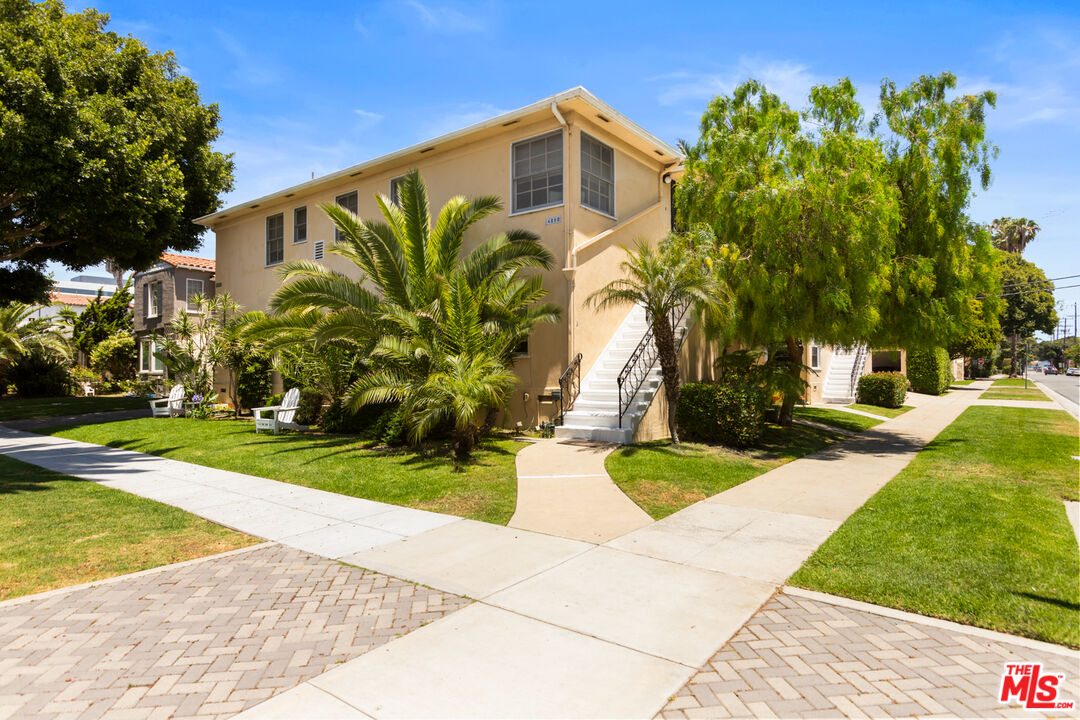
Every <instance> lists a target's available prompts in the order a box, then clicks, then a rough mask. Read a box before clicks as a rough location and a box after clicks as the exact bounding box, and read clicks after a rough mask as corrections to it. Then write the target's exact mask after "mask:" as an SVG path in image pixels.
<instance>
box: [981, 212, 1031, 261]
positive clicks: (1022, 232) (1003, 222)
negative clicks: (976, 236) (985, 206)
mask: <svg viewBox="0 0 1080 720" xmlns="http://www.w3.org/2000/svg"><path fill="white" fill-rule="evenodd" d="M1040 230H1042V228H1040V227H1039V223H1037V222H1035V221H1034V220H1029V219H1027V218H1011V217H1003V218H998V219H997V220H994V222H992V223H990V235H991V236H992V238H993V242H994V247H996V248H997V249H998V250H1004V251H1005V252H1011V253H1017V254H1022V253H1023V252H1024V248H1026V247H1027V246H1028V243H1030V242H1031V241H1032V240H1034V239H1035V236H1036V235H1038V234H1039V231H1040Z"/></svg>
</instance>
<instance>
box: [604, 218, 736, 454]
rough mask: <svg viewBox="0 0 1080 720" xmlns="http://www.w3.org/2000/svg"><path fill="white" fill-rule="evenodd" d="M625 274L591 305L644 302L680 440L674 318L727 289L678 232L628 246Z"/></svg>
mask: <svg viewBox="0 0 1080 720" xmlns="http://www.w3.org/2000/svg"><path fill="white" fill-rule="evenodd" d="M620 267H621V268H622V270H623V272H624V274H625V276H624V277H621V278H619V279H617V280H612V281H611V282H609V283H608V284H607V285H605V286H604V287H602V288H600V289H599V290H597V291H596V292H594V293H593V294H592V295H590V296H589V297H588V298H586V301H585V302H586V304H589V305H592V306H594V307H595V308H596V309H597V310H598V311H599V310H604V309H606V308H609V307H615V306H621V305H641V306H642V307H644V308H645V314H646V316H647V317H648V321H649V324H650V326H651V327H652V334H653V342H654V343H655V344H656V354H657V357H658V359H659V360H660V374H661V376H662V377H663V380H664V396H665V397H666V399H667V414H668V416H667V424H668V432H669V433H670V434H671V442H672V443H673V444H675V445H678V444H679V432H678V428H677V427H676V426H675V415H676V413H677V412H678V410H679V387H680V385H681V382H682V379H681V378H680V376H679V350H678V347H677V345H676V340H675V332H676V328H675V326H674V325H673V324H672V317H673V315H674V314H675V313H676V311H678V310H680V309H681V308H683V307H686V306H688V305H689V306H694V308H695V311H699V310H701V309H703V308H705V307H706V306H716V305H717V304H719V303H721V302H722V301H723V299H724V297H725V296H724V294H723V291H722V289H721V287H720V286H718V285H717V284H716V283H715V282H714V280H713V278H712V277H711V276H710V274H709V273H708V272H706V269H705V266H704V263H703V262H702V261H701V258H700V257H698V256H697V255H695V254H694V253H693V252H692V251H691V250H690V249H689V248H688V247H687V245H686V244H685V243H684V242H682V241H680V239H679V238H678V237H676V236H671V237H669V238H667V239H666V240H664V241H662V242H661V243H660V246H659V248H653V247H652V246H651V245H649V243H648V242H646V241H644V240H638V241H637V244H636V246H635V248H634V250H629V249H627V251H626V259H625V260H623V261H622V264H621V265H620Z"/></svg>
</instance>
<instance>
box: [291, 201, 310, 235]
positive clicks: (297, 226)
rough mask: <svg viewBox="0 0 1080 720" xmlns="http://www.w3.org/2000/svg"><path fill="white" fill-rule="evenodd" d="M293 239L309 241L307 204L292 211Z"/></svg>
mask: <svg viewBox="0 0 1080 720" xmlns="http://www.w3.org/2000/svg"><path fill="white" fill-rule="evenodd" d="M292 241H293V242H294V243H302V242H307V205H304V206H303V207H298V208H294V209H293V211H292Z"/></svg>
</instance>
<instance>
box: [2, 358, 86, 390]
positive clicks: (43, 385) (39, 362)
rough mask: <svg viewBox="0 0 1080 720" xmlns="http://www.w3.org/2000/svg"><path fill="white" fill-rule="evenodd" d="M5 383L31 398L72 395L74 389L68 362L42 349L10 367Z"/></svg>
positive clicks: (5, 375)
mask: <svg viewBox="0 0 1080 720" xmlns="http://www.w3.org/2000/svg"><path fill="white" fill-rule="evenodd" d="M4 383H5V384H10V385H14V386H15V392H17V393H18V394H19V396H20V397H28V398H32V397H59V396H62V395H70V394H71V392H72V391H73V390H74V387H75V382H74V380H73V379H72V377H71V370H70V369H68V365H67V362H66V361H65V360H64V359H63V358H61V357H59V356H56V355H51V354H49V353H46V352H43V351H40V350H34V351H31V352H29V353H26V354H25V355H20V356H19V357H18V358H16V359H15V361H14V362H13V363H11V364H10V365H8V367H7V371H6V372H5V374H4Z"/></svg>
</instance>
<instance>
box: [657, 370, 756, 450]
mask: <svg viewBox="0 0 1080 720" xmlns="http://www.w3.org/2000/svg"><path fill="white" fill-rule="evenodd" d="M768 406H769V393H768V391H767V390H766V389H765V388H763V387H760V386H757V385H753V384H747V383H738V384H735V383H732V384H719V383H687V384H685V385H683V386H682V388H681V389H680V390H679V410H678V412H677V413H676V415H675V422H676V423H677V424H678V428H679V434H680V435H685V436H686V437H687V439H692V440H702V441H705V442H720V443H724V444H725V445H735V446H736V447H746V446H748V445H752V444H754V443H755V442H756V441H757V440H758V438H760V437H761V433H762V431H763V430H764V429H765V412H766V410H767V409H768Z"/></svg>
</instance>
